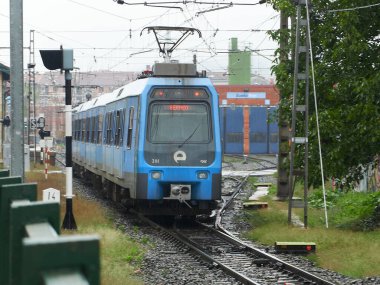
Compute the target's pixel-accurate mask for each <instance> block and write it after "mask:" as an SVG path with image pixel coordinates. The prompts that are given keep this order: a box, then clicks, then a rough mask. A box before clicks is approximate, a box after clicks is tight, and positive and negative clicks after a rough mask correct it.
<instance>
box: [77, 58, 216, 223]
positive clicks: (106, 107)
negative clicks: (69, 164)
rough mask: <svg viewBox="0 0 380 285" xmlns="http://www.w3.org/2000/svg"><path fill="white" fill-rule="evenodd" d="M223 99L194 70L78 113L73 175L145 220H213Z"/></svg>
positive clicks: (161, 71) (164, 74) (169, 74)
mask: <svg viewBox="0 0 380 285" xmlns="http://www.w3.org/2000/svg"><path fill="white" fill-rule="evenodd" d="M218 112H219V108H218V94H217V93H216V91H215V89H214V87H213V85H212V83H211V81H210V80H209V79H208V78H207V77H206V76H205V75H202V74H201V75H200V74H199V73H198V72H197V71H196V66H195V65H193V64H179V63H159V64H156V65H155V66H154V68H153V73H152V74H151V75H150V76H147V77H146V78H142V79H138V80H136V81H134V82H132V83H130V84H127V85H125V86H123V87H121V88H119V89H117V90H115V91H114V92H112V93H109V94H104V95H101V96H99V97H97V98H95V99H92V100H91V101H88V102H85V103H83V104H81V105H79V106H77V107H76V108H74V109H73V164H74V165H73V167H74V174H77V175H79V176H80V177H82V178H84V179H86V180H88V181H91V182H92V183H93V185H94V186H95V188H98V189H99V190H100V191H102V192H103V194H105V195H106V196H107V197H109V198H111V199H113V200H115V201H118V202H122V203H123V204H125V205H127V206H128V207H136V208H138V209H139V211H141V212H143V213H145V214H158V215H191V216H194V215H196V214H208V213H210V212H211V211H212V210H213V209H214V208H215V205H216V203H217V202H218V200H220V199H221V164H222V163H221V157H222V150H221V138H220V126H219V113H218Z"/></svg>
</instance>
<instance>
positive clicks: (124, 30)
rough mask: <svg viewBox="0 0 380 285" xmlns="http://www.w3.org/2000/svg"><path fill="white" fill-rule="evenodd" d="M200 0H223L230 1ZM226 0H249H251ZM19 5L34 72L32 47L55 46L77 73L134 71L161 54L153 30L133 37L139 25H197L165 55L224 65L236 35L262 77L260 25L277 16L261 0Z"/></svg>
mask: <svg viewBox="0 0 380 285" xmlns="http://www.w3.org/2000/svg"><path fill="white" fill-rule="evenodd" d="M9 1H10V0H0V25H1V26H0V27H1V28H0V47H1V48H0V62H1V63H3V64H6V65H9V62H10V60H9V49H6V47H9ZM145 1H146V0H144V1H136V0H134V1H126V2H127V3H138V2H140V3H142V2H145ZM160 1H161V2H162V0H160ZM160 1H146V2H147V3H158V2H160ZM178 2H182V1H178ZM198 2H202V0H199V1H198ZM205 2H206V1H205ZM207 2H213V3H217V2H218V3H230V2H231V0H229V1H224V0H218V1H212V0H207ZM232 2H233V3H236V4H237V3H257V2H258V0H257V1H255V0H254V1H249V0H237V1H232ZM23 5H24V11H23V15H24V47H29V36H30V30H35V51H36V53H35V62H36V64H37V65H36V69H37V70H39V71H45V70H46V69H45V68H44V67H43V65H42V63H41V59H40V55H39V50H40V49H59V47H60V45H63V47H64V48H73V49H74V58H75V63H74V65H75V66H76V67H78V68H79V69H80V70H81V71H83V72H84V71H97V70H113V71H141V70H142V69H144V68H145V67H146V66H147V65H152V64H153V63H154V62H155V61H162V58H160V57H159V53H158V49H157V45H156V43H155V38H154V35H153V34H152V33H150V34H148V33H147V32H144V33H143V34H142V36H140V32H141V30H142V29H143V28H144V27H146V26H186V27H193V28H197V29H199V30H200V31H201V32H202V38H198V36H196V35H193V36H190V37H189V38H188V39H187V40H186V41H185V42H184V43H183V44H182V45H180V46H179V48H178V49H177V50H176V51H174V53H173V56H172V59H179V60H180V61H181V62H191V61H192V58H193V55H194V54H196V55H197V58H198V63H199V67H198V69H206V70H208V71H222V72H223V71H226V69H227V54H226V51H227V50H228V48H229V45H230V38H232V37H237V38H238V40H239V48H240V49H244V48H245V47H249V48H251V49H253V50H258V52H257V53H253V54H252V73H253V74H259V75H263V76H265V77H268V76H270V70H269V68H270V66H271V59H273V53H274V50H273V49H275V48H276V44H275V43H274V42H272V41H270V40H269V38H268V35H267V34H266V33H265V31H266V30H270V29H277V28H278V27H279V15H278V13H277V12H276V11H274V10H273V9H272V7H271V6H269V5H266V4H262V5H255V6H239V5H234V6H232V7H229V8H225V9H220V10H216V11H210V12H205V13H200V14H197V13H199V12H203V11H205V10H208V9H214V8H217V7H223V6H226V5H224V4H219V5H217V4H214V5H202V4H186V5H183V4H174V5H173V6H177V7H180V8H182V11H181V10H180V9H174V8H173V9H170V8H157V7H147V6H144V5H134V6H130V5H119V4H117V3H116V2H114V1H113V0H92V1H89V0H25V1H24V4H23ZM156 5H158V4H156ZM162 5H164V4H162ZM165 5H169V4H165ZM252 30H254V31H252ZM257 30H259V31H257ZM171 36H173V34H171ZM151 49H153V50H152V51H149V50H151ZM28 62H29V49H26V50H25V55H24V66H26V65H27V63H28Z"/></svg>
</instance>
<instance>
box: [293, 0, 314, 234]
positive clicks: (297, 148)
mask: <svg viewBox="0 0 380 285" xmlns="http://www.w3.org/2000/svg"><path fill="white" fill-rule="evenodd" d="M294 2H295V4H296V5H297V23H296V39H295V40H296V42H295V52H294V81H293V102H292V125H291V133H290V139H291V145H290V171H289V207H288V223H289V224H290V223H291V221H292V208H303V209H304V217H303V219H304V227H305V228H307V216H308V214H307V191H308V170H309V169H308V168H309V167H308V155H309V146H308V132H309V60H310V46H309V37H310V34H309V32H308V31H309V29H308V22H307V20H306V18H305V17H304V15H306V0H295V1H294ZM309 2H310V1H309ZM301 42H302V43H301ZM301 87H302V89H303V88H304V94H303V96H302V94H301V93H302V91H299V89H301ZM297 120H299V121H300V122H299V123H297ZM302 153H303V155H304V156H303V157H302ZM296 158H297V163H298V164H299V165H301V166H303V168H300V169H295V160H296ZM301 161H303V163H301ZM297 177H298V178H301V179H299V180H303V186H304V187H303V188H304V189H303V190H304V191H303V201H299V200H295V199H294V197H293V195H294V186H295V181H296V178H297ZM302 178H303V179H302Z"/></svg>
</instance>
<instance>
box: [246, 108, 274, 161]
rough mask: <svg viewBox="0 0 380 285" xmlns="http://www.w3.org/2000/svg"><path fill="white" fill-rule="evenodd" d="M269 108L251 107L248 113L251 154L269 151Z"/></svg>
mask: <svg viewBox="0 0 380 285" xmlns="http://www.w3.org/2000/svg"><path fill="white" fill-rule="evenodd" d="M268 116H269V108H266V107H251V109H250V114H249V128H250V131H249V142H250V144H249V150H250V153H253V154H263V153H268V152H269V140H268V133H269V125H268V123H267V120H268Z"/></svg>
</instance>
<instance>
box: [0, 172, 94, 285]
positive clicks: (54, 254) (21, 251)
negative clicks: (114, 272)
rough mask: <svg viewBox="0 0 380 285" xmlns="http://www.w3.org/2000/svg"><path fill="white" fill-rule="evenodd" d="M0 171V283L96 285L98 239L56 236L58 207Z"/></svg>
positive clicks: (31, 187) (31, 186)
mask: <svg viewBox="0 0 380 285" xmlns="http://www.w3.org/2000/svg"><path fill="white" fill-rule="evenodd" d="M7 175H9V172H3V171H2V170H0V244H1V245H2V246H1V247H0V284H2V285H3V284H4V285H40V284H43V285H62V284H70V285H99V284H100V277H99V275H100V274H99V272H100V261H99V238H98V237H97V236H89V235H80V236H79V235H68V236H59V232H60V219H59V216H60V207H59V204H58V203H55V202H43V201H36V200H37V184H35V183H22V179H21V177H6V176H7Z"/></svg>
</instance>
